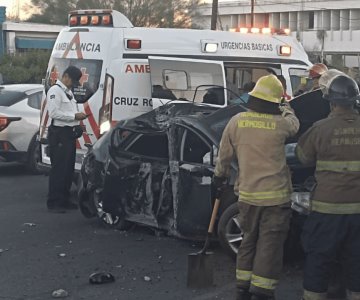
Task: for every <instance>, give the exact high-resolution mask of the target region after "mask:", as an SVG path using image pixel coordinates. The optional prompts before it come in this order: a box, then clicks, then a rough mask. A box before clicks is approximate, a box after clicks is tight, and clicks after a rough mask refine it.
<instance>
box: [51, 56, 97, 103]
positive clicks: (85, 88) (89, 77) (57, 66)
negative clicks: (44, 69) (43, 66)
mask: <svg viewBox="0 0 360 300" xmlns="http://www.w3.org/2000/svg"><path fill="white" fill-rule="evenodd" d="M69 66H75V67H78V68H79V69H80V70H81V72H82V73H83V75H82V77H81V78H80V85H79V86H75V87H74V88H73V93H74V96H75V99H76V101H77V102H78V103H84V102H86V101H87V100H89V98H90V97H91V96H92V95H93V94H94V93H95V92H96V91H97V90H98V88H99V83H100V76H101V70H102V60H95V59H67V58H54V57H52V58H51V59H50V62H49V67H50V69H49V71H48V73H47V74H46V81H45V85H46V91H47V90H48V89H49V88H50V87H51V86H52V85H53V84H55V82H56V80H57V79H61V76H62V74H63V72H64V71H65V69H66V68H67V67H69Z"/></svg>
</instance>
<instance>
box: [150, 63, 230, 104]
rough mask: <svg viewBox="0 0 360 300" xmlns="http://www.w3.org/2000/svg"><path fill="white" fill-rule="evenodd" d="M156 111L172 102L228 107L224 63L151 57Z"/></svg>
mask: <svg viewBox="0 0 360 300" xmlns="http://www.w3.org/2000/svg"><path fill="white" fill-rule="evenodd" d="M149 64H150V78H151V91H152V104H153V108H156V107H158V106H161V105H164V104H165V103H167V102H169V101H193V102H195V103H201V104H204V105H205V104H206V105H212V106H216V107H224V106H226V105H227V97H228V95H227V90H226V79H225V78H226V76H225V69H224V64H223V62H222V61H210V60H200V59H183V58H173V57H171V58H170V57H160V56H159V57H157V56H149Z"/></svg>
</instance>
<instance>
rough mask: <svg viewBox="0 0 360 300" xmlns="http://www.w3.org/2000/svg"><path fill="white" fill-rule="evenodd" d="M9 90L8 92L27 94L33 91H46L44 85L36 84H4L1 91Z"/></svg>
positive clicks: (0, 87) (0, 88)
mask: <svg viewBox="0 0 360 300" xmlns="http://www.w3.org/2000/svg"><path fill="white" fill-rule="evenodd" d="M2 89H4V90H8V91H17V92H27V91H31V90H40V89H44V86H43V85H42V84H35V83H33V84H32V83H26V84H3V85H0V90H2Z"/></svg>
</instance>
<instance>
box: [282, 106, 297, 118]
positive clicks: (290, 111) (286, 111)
mask: <svg viewBox="0 0 360 300" xmlns="http://www.w3.org/2000/svg"><path fill="white" fill-rule="evenodd" d="M279 108H280V111H281V116H282V117H286V116H287V115H290V114H291V115H294V114H295V113H294V110H293V109H292V108H291V106H290V104H289V103H283V104H281V105H280V106H279Z"/></svg>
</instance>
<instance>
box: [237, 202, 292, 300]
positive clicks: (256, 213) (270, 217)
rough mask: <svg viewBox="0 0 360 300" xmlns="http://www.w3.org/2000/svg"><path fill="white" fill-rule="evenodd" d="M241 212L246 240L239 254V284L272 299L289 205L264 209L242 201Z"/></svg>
mask: <svg viewBox="0 0 360 300" xmlns="http://www.w3.org/2000/svg"><path fill="white" fill-rule="evenodd" d="M239 210H240V214H239V222H240V227H241V229H242V230H243V232H244V239H243V241H242V242H241V245H240V248H239V252H238V255H237V265H236V279H237V285H238V287H241V288H244V289H250V292H251V293H254V294H258V295H266V296H273V295H274V290H275V288H276V286H277V283H278V280H279V277H280V274H281V270H282V265H283V251H284V250H283V248H284V242H285V239H286V237H287V234H288V231H289V224H290V217H291V209H290V204H289V203H286V204H283V205H277V206H266V207H264V206H254V205H249V204H246V203H243V202H239Z"/></svg>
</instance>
